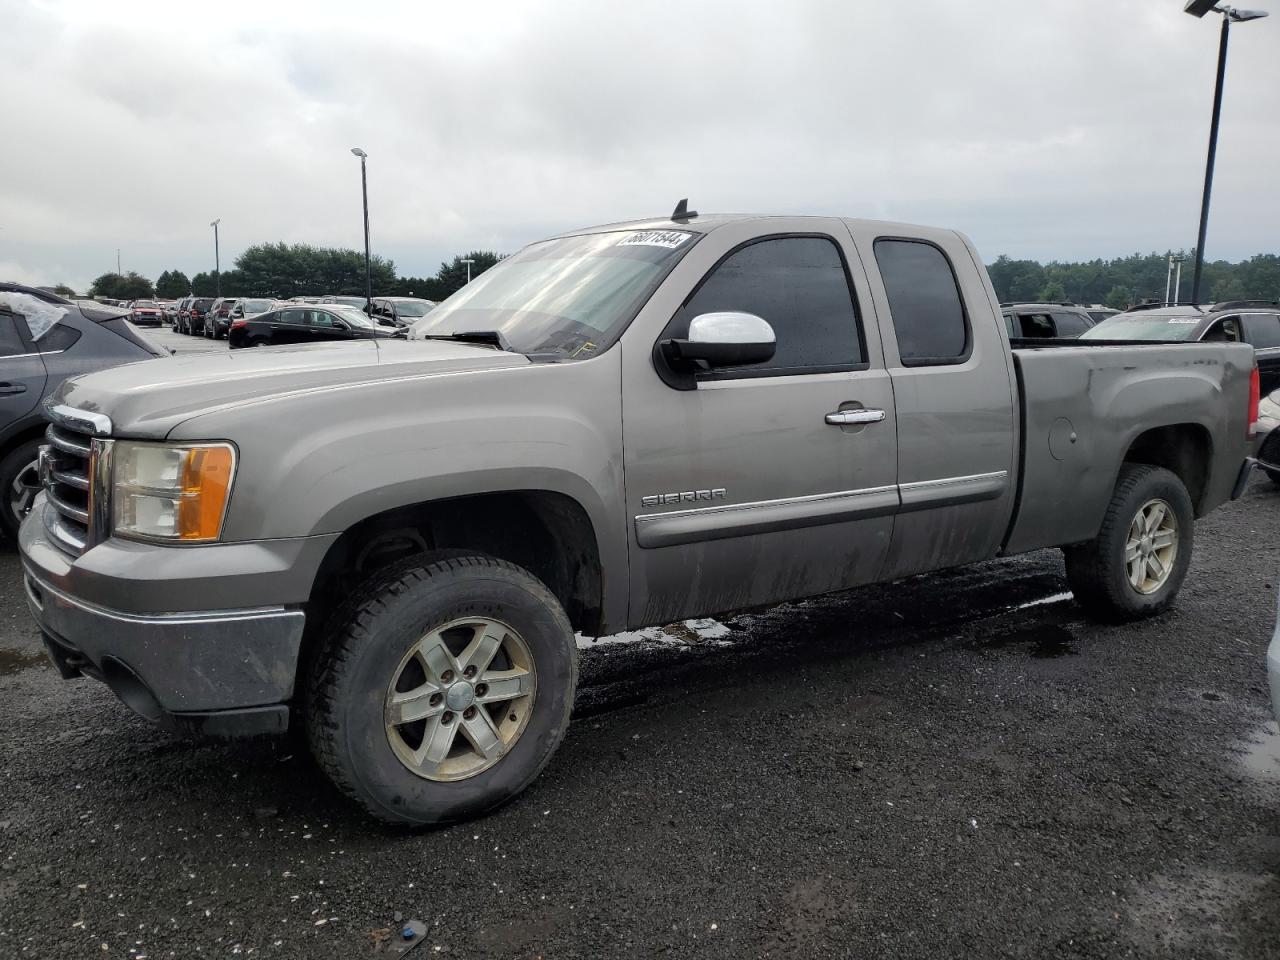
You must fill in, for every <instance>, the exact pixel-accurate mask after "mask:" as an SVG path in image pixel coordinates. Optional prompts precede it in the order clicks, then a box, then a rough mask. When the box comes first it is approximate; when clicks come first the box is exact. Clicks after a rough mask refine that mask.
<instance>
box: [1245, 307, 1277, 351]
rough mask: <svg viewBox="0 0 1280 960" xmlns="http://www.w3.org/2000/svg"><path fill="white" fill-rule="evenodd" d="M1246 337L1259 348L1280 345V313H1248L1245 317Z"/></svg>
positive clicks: (1263, 348)
mask: <svg viewBox="0 0 1280 960" xmlns="http://www.w3.org/2000/svg"><path fill="white" fill-rule="evenodd" d="M1244 338H1245V339H1246V340H1248V341H1249V342H1250V343H1251V344H1253V346H1254V348H1255V349H1257V350H1265V349H1266V348H1267V347H1280V314H1275V313H1247V314H1245V317H1244Z"/></svg>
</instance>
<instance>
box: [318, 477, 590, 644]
mask: <svg viewBox="0 0 1280 960" xmlns="http://www.w3.org/2000/svg"><path fill="white" fill-rule="evenodd" d="M438 549H455V550H457V549H462V550H475V551H478V552H480V553H487V554H489V555H490V556H494V557H500V558H501V559H503V560H508V561H510V562H512V563H515V564H518V565H519V566H522V567H524V568H525V569H526V570H528V571H529V572H530V573H532V574H533V575H534V576H535V577H537V578H538V579H539V580H541V581H542V582H543V583H544V584H546V586H547V588H548V589H549V590H550V591H551V592H552V593H553V594H555V596H556V598H557V599H558V600H559V601H560V605H561V606H563V607H564V609H565V613H566V614H568V616H569V622H570V623H571V624H573V627H574V629H576V630H579V631H582V632H583V633H588V634H591V635H593V636H594V635H596V634H597V633H598V632H599V628H600V625H601V618H602V612H603V601H602V586H601V573H600V553H599V548H598V546H597V544H596V537H595V530H594V528H593V527H592V526H591V520H590V518H588V516H587V513H586V511H585V510H584V509H583V508H582V506H581V505H580V504H579V503H578V502H577V501H575V500H573V499H572V498H570V497H567V496H565V495H563V494H559V493H552V492H549V491H545V490H521V491H512V492H504V493H485V494H475V495H473V496H467V497H455V498H452V499H448V500H434V501H431V502H428V503H419V504H414V505H412V506H408V507H399V508H396V509H394V510H387V511H385V512H383V513H379V514H375V515H374V516H372V517H368V518H367V519H365V520H362V521H360V522H359V523H357V524H356V525H355V526H353V527H352V528H351V529H349V530H347V531H346V532H345V533H343V534H342V536H341V537H339V538H338V539H337V540H336V541H335V542H334V544H333V546H331V547H330V548H329V551H328V553H326V554H325V558H324V560H323V561H322V562H321V564H320V569H319V570H318V571H317V573H316V579H315V582H314V583H313V584H312V588H311V598H310V600H309V602H308V604H307V634H308V636H307V638H306V639H305V640H304V643H305V644H308V645H309V643H311V642H314V639H315V637H314V636H313V634H314V633H315V632H316V631H318V630H320V629H322V628H323V627H324V625H325V622H326V621H327V620H328V619H329V616H330V614H332V612H333V611H334V610H335V609H336V608H337V607H338V606H339V605H340V604H341V603H342V601H344V600H345V599H346V598H347V597H348V596H349V595H350V593H351V591H352V590H353V589H354V588H355V586H356V585H357V584H358V583H360V581H362V580H364V579H365V578H367V577H368V576H370V575H371V574H373V573H376V572H377V571H378V570H379V569H381V568H383V567H385V566H388V565H389V564H391V563H394V562H395V561H397V560H402V559H404V558H405V557H409V556H412V555H413V554H416V553H422V552H423V551H425V550H438Z"/></svg>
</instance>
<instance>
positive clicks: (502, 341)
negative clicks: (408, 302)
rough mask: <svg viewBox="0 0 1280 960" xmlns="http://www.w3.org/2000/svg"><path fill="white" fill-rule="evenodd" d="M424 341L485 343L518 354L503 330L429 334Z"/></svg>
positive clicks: (424, 337)
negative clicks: (503, 333)
mask: <svg viewBox="0 0 1280 960" xmlns="http://www.w3.org/2000/svg"><path fill="white" fill-rule="evenodd" d="M422 339H423V340H454V341H457V342H459V343H484V344H487V345H489V346H491V347H496V348H497V349H499V350H505V351H507V352H508V353H517V352H518V351H516V350H512V349H511V344H510V342H508V340H507V338H506V337H504V336H503V335H502V331H501V330H460V331H458V332H457V333H427V334H423V337H422Z"/></svg>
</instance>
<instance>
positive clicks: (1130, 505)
mask: <svg viewBox="0 0 1280 960" xmlns="http://www.w3.org/2000/svg"><path fill="white" fill-rule="evenodd" d="M1194 523H1195V514H1194V511H1193V509H1192V506H1191V497H1190V495H1189V494H1188V493H1187V488H1186V487H1185V486H1184V485H1183V483H1182V481H1181V480H1180V479H1178V477H1177V476H1176V475H1175V474H1174V473H1172V472H1170V471H1169V470H1165V469H1164V468H1163V467H1153V466H1150V465H1148V464H1140V463H1126V464H1125V465H1124V466H1123V468H1122V469H1121V471H1120V478H1119V480H1117V481H1116V487H1115V492H1114V493H1113V494H1112V496H1111V503H1110V504H1109V505H1108V506H1107V512H1106V514H1105V515H1104V516H1103V520H1102V528H1101V529H1100V530H1099V531H1098V536H1097V537H1096V538H1095V539H1093V540H1091V541H1089V542H1088V543H1082V544H1077V545H1075V546H1071V547H1066V548H1064V550H1063V553H1064V554H1065V555H1066V561H1067V563H1066V566H1067V580H1068V582H1069V583H1070V584H1071V589H1072V590H1073V591H1074V593H1075V595H1076V601H1077V602H1078V603H1079V604H1080V605H1081V606H1082V607H1084V609H1085V611H1086V612H1087V613H1089V614H1090V615H1091V616H1093V617H1095V618H1096V619H1099V620H1103V621H1106V622H1109V623H1123V622H1126V621H1130V620H1140V619H1142V618H1144V617H1152V616H1155V615H1156V614H1159V613H1163V612H1164V611H1166V610H1168V609H1169V608H1170V607H1171V606H1173V603H1174V601H1175V600H1176V599H1177V597H1178V591H1179V590H1180V589H1181V588H1182V581H1183V580H1184V579H1186V576H1187V568H1188V567H1189V566H1190V565H1191V549H1192V544H1193V542H1194V537H1195V526H1194Z"/></svg>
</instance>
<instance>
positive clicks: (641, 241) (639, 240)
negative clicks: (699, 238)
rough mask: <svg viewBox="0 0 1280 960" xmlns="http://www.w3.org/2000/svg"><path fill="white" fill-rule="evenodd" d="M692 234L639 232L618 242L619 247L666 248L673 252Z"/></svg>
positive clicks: (665, 231) (655, 231) (677, 231)
mask: <svg viewBox="0 0 1280 960" xmlns="http://www.w3.org/2000/svg"><path fill="white" fill-rule="evenodd" d="M691 236H693V234H690V233H682V232H680V231H679V230H641V231H640V232H638V233H631V234H628V235H627V236H625V237H623V238H622V239H621V240H619V241H618V246H620V247H635V246H646V247H666V248H667V249H668V250H674V249H676V247H678V246H680V245H681V244H682V243H684V242H685V241H686V240H688V239H689V238H690V237H691Z"/></svg>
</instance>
